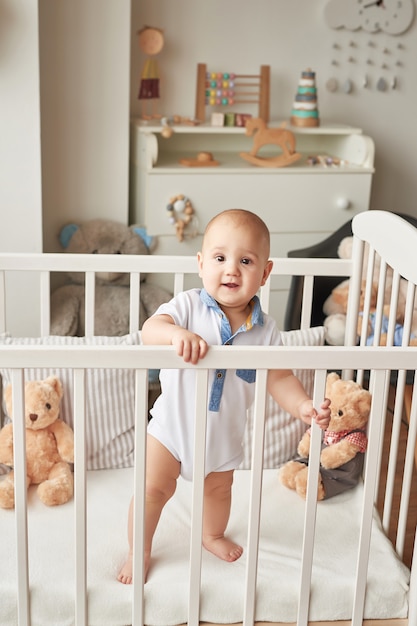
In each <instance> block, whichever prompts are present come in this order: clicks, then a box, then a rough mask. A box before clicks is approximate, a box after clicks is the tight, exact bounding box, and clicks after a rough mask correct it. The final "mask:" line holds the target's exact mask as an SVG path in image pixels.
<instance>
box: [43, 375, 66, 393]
mask: <svg viewBox="0 0 417 626" xmlns="http://www.w3.org/2000/svg"><path fill="white" fill-rule="evenodd" d="M44 382H45V383H47V384H48V385H50V386H51V387H52V388H53V390H54V391H55V393H56V394H57V395H58V396H59V397H60V398H62V396H63V395H64V389H63V387H62V383H61V381H60V380H59V378H57V377H56V376H49V377H48V378H45V381H44Z"/></svg>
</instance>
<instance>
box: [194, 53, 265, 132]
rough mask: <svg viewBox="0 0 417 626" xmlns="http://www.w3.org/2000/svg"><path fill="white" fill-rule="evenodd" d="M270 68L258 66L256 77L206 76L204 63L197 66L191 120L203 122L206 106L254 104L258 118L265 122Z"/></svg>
mask: <svg viewBox="0 0 417 626" xmlns="http://www.w3.org/2000/svg"><path fill="white" fill-rule="evenodd" d="M269 92H270V66H269V65H262V66H261V69H260V72H259V74H235V73H231V72H208V71H207V65H206V64H205V63H199V64H198V65H197V88H196V103H195V118H196V119H197V120H200V122H205V120H206V106H212V107H216V106H220V107H223V108H224V107H225V106H232V105H235V104H237V105H239V104H257V105H258V117H260V118H262V119H263V120H264V121H265V122H269Z"/></svg>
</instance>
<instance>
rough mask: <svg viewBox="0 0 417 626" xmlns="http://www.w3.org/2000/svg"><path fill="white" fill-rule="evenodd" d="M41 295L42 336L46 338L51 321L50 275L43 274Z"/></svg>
mask: <svg viewBox="0 0 417 626" xmlns="http://www.w3.org/2000/svg"><path fill="white" fill-rule="evenodd" d="M40 281H41V284H40V293H41V336H42V337H46V336H47V335H49V331H50V327H51V323H50V322H51V320H50V311H51V285H50V273H49V272H41V275H40Z"/></svg>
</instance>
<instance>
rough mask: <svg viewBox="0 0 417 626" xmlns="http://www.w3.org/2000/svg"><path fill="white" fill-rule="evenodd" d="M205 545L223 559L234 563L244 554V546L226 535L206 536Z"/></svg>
mask: <svg viewBox="0 0 417 626" xmlns="http://www.w3.org/2000/svg"><path fill="white" fill-rule="evenodd" d="M203 546H204V547H205V549H206V550H208V551H209V552H212V553H213V554H214V555H215V556H217V557H218V558H219V559H222V560H223V561H228V562H229V563H232V562H233V561H237V559H239V558H240V557H241V556H242V554H243V548H242V546H239V545H238V544H237V543H234V542H233V541H230V540H229V539H226V537H224V536H223V537H204V539H203Z"/></svg>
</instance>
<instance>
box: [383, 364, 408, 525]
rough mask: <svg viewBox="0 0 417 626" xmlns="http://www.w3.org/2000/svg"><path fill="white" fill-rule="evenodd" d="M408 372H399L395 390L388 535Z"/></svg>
mask: <svg viewBox="0 0 417 626" xmlns="http://www.w3.org/2000/svg"><path fill="white" fill-rule="evenodd" d="M406 375H407V372H406V371H405V370H399V371H398V374H397V385H396V389H395V403H394V414H393V420H392V430H391V441H390V449H389V456H388V468H387V482H386V487H385V497H384V510H383V517H382V525H383V528H384V530H385V532H386V533H388V530H389V525H390V520H391V511H392V504H393V500H394V494H395V475H396V472H397V459H398V448H399V442H400V433H401V421H402V416H403V406H404V389H405V382H406Z"/></svg>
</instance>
